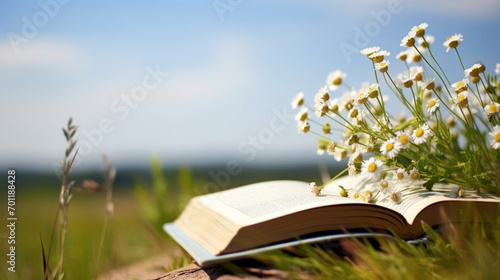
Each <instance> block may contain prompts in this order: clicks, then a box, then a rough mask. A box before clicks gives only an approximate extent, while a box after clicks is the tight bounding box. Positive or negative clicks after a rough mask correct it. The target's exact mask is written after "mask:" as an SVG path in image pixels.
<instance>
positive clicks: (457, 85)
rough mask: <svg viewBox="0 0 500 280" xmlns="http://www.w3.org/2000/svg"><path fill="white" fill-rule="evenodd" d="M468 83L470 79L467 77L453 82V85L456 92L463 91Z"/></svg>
mask: <svg viewBox="0 0 500 280" xmlns="http://www.w3.org/2000/svg"><path fill="white" fill-rule="evenodd" d="M468 83H469V79H467V78H465V79H463V80H461V81H459V82H456V83H454V84H452V85H451V87H452V88H453V89H454V90H455V92H461V91H465V90H467V84H468Z"/></svg>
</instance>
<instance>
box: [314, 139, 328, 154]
mask: <svg viewBox="0 0 500 280" xmlns="http://www.w3.org/2000/svg"><path fill="white" fill-rule="evenodd" d="M327 147H328V145H326V144H325V142H323V141H319V142H318V150H317V151H316V153H317V154H318V155H319V156H321V155H323V154H324V153H325V151H326V148H327Z"/></svg>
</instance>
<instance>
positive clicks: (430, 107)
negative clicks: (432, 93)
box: [427, 98, 439, 114]
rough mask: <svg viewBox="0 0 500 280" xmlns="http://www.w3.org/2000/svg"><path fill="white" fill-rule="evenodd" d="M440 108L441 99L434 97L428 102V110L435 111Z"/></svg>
mask: <svg viewBox="0 0 500 280" xmlns="http://www.w3.org/2000/svg"><path fill="white" fill-rule="evenodd" d="M438 108H439V100H437V99H435V98H433V99H431V100H429V102H428V103H427V112H429V113H431V114H432V113H434V112H435V111H436V110H437V109H438Z"/></svg>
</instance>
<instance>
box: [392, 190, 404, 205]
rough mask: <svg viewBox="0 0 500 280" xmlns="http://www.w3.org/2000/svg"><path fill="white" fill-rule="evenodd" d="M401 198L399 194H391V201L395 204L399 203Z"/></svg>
mask: <svg viewBox="0 0 500 280" xmlns="http://www.w3.org/2000/svg"><path fill="white" fill-rule="evenodd" d="M402 197H403V194H401V192H393V193H391V201H392V202H394V203H396V204H397V203H400V202H401V198H402Z"/></svg>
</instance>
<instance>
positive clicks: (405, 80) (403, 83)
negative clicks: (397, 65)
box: [396, 72, 413, 88]
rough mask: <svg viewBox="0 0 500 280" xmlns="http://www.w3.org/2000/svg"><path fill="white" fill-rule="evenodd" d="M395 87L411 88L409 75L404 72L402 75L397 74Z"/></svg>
mask: <svg viewBox="0 0 500 280" xmlns="http://www.w3.org/2000/svg"><path fill="white" fill-rule="evenodd" d="M396 85H397V86H398V87H399V88H403V87H405V88H410V87H412V86H413V79H412V77H411V76H410V73H408V72H405V73H403V74H398V76H397V82H396Z"/></svg>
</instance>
